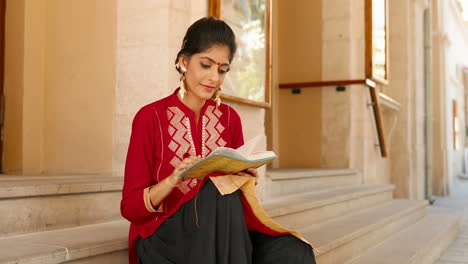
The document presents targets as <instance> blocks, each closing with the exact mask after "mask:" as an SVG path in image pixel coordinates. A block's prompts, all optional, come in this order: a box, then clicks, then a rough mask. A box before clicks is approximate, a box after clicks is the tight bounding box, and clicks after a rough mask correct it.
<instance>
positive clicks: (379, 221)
mask: <svg viewBox="0 0 468 264" xmlns="http://www.w3.org/2000/svg"><path fill="white" fill-rule="evenodd" d="M426 206H427V201H425V200H422V201H418V200H393V201H390V202H387V203H385V204H382V205H378V206H376V207H373V208H369V209H365V210H362V211H359V212H357V213H355V214H352V215H346V216H343V217H337V218H334V219H331V220H329V221H326V222H324V223H322V224H319V225H316V226H313V227H312V228H310V229H307V228H306V229H304V230H300V232H301V234H302V235H303V236H304V237H305V238H306V239H307V240H309V241H310V242H311V243H312V245H313V246H314V247H315V248H316V249H317V250H318V252H317V253H316V256H317V263H320V264H332V263H333V264H335V263H345V262H346V261H348V260H350V259H352V258H354V257H356V256H357V255H358V254H360V253H362V252H363V251H365V250H367V249H368V248H370V247H372V246H374V245H376V244H378V243H379V242H381V241H383V240H384V239H385V238H387V237H388V236H390V235H391V234H393V233H395V232H397V231H399V230H401V229H403V228H404V227H406V226H408V225H411V224H413V223H415V222H416V221H418V220H419V219H421V218H422V217H424V216H425V215H426Z"/></svg>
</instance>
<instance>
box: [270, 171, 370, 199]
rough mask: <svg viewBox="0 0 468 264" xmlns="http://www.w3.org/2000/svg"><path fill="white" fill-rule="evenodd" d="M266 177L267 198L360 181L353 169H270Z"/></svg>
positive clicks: (353, 183)
mask: <svg viewBox="0 0 468 264" xmlns="http://www.w3.org/2000/svg"><path fill="white" fill-rule="evenodd" d="M267 178H268V180H267V181H266V182H267V186H266V190H267V194H266V195H267V198H276V197H279V196H284V195H291V194H298V193H304V192H310V191H314V190H322V189H325V188H334V187H338V186H349V185H358V184H361V183H362V177H361V174H360V173H359V172H358V171H356V170H353V169H271V170H268V171H267Z"/></svg>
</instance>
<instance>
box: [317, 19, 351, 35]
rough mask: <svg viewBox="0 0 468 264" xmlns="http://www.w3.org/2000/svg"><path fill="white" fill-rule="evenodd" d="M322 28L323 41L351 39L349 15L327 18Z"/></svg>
mask: <svg viewBox="0 0 468 264" xmlns="http://www.w3.org/2000/svg"><path fill="white" fill-rule="evenodd" d="M322 29H323V31H322V39H323V41H329V40H340V41H349V39H350V33H351V32H350V31H351V28H350V20H349V18H347V17H343V18H341V17H340V18H333V19H326V20H324V21H323V25H322Z"/></svg>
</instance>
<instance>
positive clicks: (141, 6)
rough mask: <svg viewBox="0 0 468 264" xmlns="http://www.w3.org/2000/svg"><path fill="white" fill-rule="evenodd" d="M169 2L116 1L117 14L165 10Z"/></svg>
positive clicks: (147, 0)
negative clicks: (157, 9) (133, 11)
mask: <svg viewBox="0 0 468 264" xmlns="http://www.w3.org/2000/svg"><path fill="white" fill-rule="evenodd" d="M171 2H172V1H171V0H142V1H138V2H135V1H132V0H118V8H119V12H123V11H132V10H145V9H155V8H160V9H167V8H169V6H170V5H171Z"/></svg>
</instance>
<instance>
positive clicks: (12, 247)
mask: <svg viewBox="0 0 468 264" xmlns="http://www.w3.org/2000/svg"><path fill="white" fill-rule="evenodd" d="M128 225H129V224H128V222H127V221H114V222H108V223H104V224H96V225H89V226H82V227H75V228H67V229H61V230H54V231H47V232H39V233H32V234H26V235H18V236H12V237H4V238H1V239H0V263H19V264H26V263H63V262H66V261H70V260H75V259H81V258H87V257H91V256H96V255H102V254H108V253H112V252H116V251H121V250H125V249H126V248H127V239H128Z"/></svg>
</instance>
